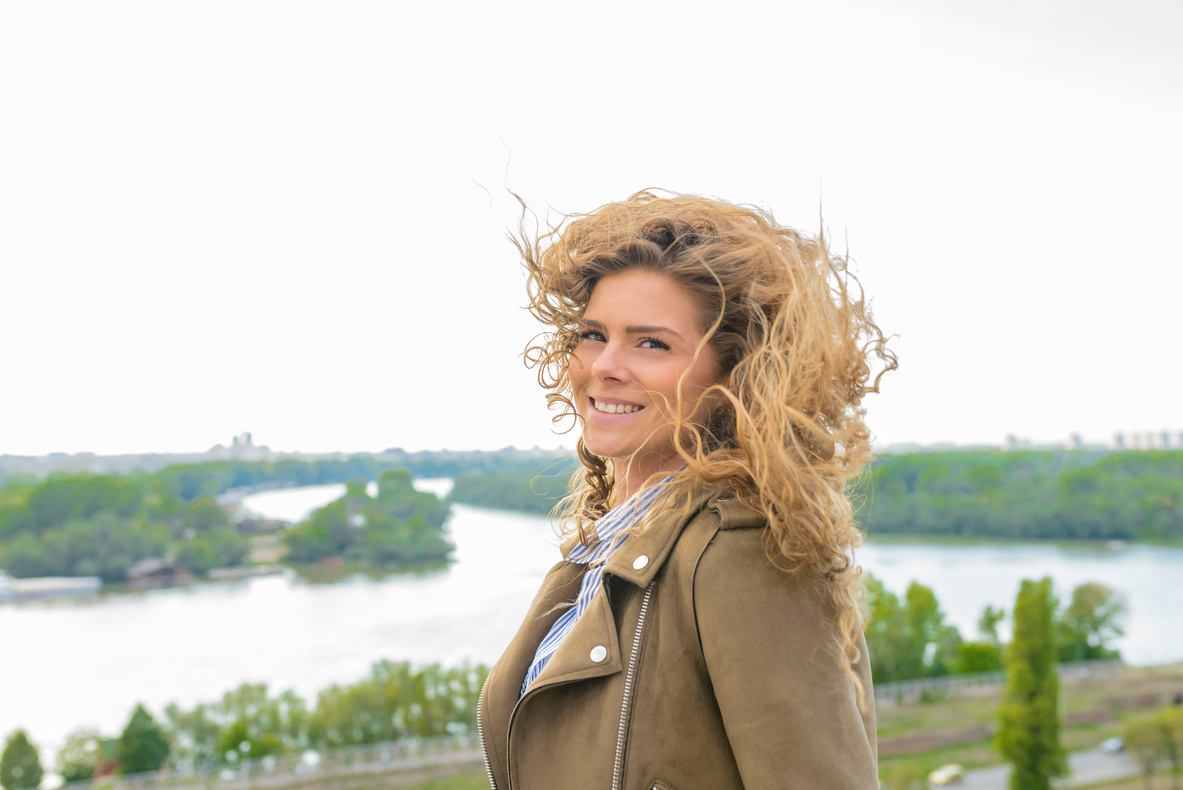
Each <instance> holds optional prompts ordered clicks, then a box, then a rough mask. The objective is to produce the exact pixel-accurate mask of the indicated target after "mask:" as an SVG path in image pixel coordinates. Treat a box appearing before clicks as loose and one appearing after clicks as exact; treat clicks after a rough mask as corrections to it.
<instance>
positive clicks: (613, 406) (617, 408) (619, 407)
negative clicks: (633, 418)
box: [592, 398, 644, 414]
mask: <svg viewBox="0 0 1183 790" xmlns="http://www.w3.org/2000/svg"><path fill="white" fill-rule="evenodd" d="M592 406H594V407H595V409H596V411H602V412H604V413H605V414H632V413H633V412H635V411H640V410H641V409H643V408H644V406H635V405H633V404H629V403H600V402H599V401H598V400H596V399H595V398H592Z"/></svg>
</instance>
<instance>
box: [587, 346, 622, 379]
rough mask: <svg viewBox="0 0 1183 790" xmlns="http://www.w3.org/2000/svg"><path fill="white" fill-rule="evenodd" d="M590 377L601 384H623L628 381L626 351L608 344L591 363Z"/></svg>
mask: <svg viewBox="0 0 1183 790" xmlns="http://www.w3.org/2000/svg"><path fill="white" fill-rule="evenodd" d="M591 372H592V375H593V376H595V377H596V380H598V381H603V382H614V383H624V382H627V381H628V380H629V376H628V364H627V349H624V348H621V347H620V345H619V344H617V343H613V342H608V343H606V344H605V345H604V347H603V348H601V349H600V353H599V354H597V355H596V358H595V359H594V360H592V363H591Z"/></svg>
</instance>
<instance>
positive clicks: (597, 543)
mask: <svg viewBox="0 0 1183 790" xmlns="http://www.w3.org/2000/svg"><path fill="white" fill-rule="evenodd" d="M673 479H674V476H673V475H670V476H669V477H666V478H664V479H662V480H660V481H658V482H657V484H655V485H653V486H650V487H649V488H646V489H645V490H644V491H642V492H641V493H639V494H637V495H636V496H633V497H630V498H629V499H628V500H627V501H625V502H622V503H621V504H619V505H617V506H616V507H614V508H612V509H611V510H609V511H608V512H607V513H605V514H604V515H602V516H600V517H599V518H598V519H596V524H595V532H594V533H593V534H592V540H591V542H590V543H589V544H588V545H586V546H585V545H583V544H582V543H576V544H575V545H574V546H573V547H572V548H571V549H570V550H569V551H568V552H567V560H568V561H569V562H577V563H581V564H589V563H595V562H596V561H597V560H605V559H607V558H608V557H610V556H612V554H613V552H615V551H616V549H617V548H618V547H619V545H620V543H622V542H623V536H624V533H625V532H626V531H627V530H628V529H629V528H631V527H632V526H633V525H635V524H637V523H639V522H640V521H641V519H643V518H644V517H645V514H646V513H648V512H649V508H651V507H652V506H653V502H654V501H655V500H656V499H657V497H658V496H659V495H660V494H661V493H662V492H663V491H665V487H666V486H667V485H669V483H670V481H672V480H673Z"/></svg>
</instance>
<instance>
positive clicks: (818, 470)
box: [514, 191, 897, 691]
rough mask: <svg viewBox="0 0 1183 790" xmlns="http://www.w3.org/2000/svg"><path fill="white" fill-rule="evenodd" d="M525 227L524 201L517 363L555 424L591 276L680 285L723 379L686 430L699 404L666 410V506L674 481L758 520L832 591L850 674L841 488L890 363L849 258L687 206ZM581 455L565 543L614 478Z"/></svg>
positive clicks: (735, 211) (606, 209) (859, 454)
mask: <svg viewBox="0 0 1183 790" xmlns="http://www.w3.org/2000/svg"><path fill="white" fill-rule="evenodd" d="M526 216H527V212H526V210H525V206H524V204H523V220H522V222H521V223H520V225H519V229H518V231H519V232H518V235H517V237H516V238H515V239H514V241H515V244H516V245H517V247H518V250H519V252H520V254H521V257H522V260H523V263H524V266H525V269H526V274H527V292H528V295H529V305H528V307H529V309H530V310H531V312H532V313H533V314H534V315H535V317H537V318H538V320H539V321H540V322H541V323H543V324H544V325H546V326H549V327H551V328H552V331H550V332H547V333H544V334H543V335H540V336H539V337H537V338H535V339H534V340H533V341H531V343H530V344H529V345H528V346H527V347H526V353H525V359H526V364H527V365H528V366H531V367H536V368H537V370H538V381H539V383H540V384H541V385H542V387H543V388H544V389H546V390H547V395H546V398H547V402H548V404H549V405H550V406H551V408H552V409H555V408H557V409H558V412H559V413H558V414H557V415H556V416H555V417H554V420H555V421H556V422H560V421H563V420H564V419H566V418H574V416H575V405H574V403H573V402H572V399H571V392H572V390H571V377H570V371H569V364H570V360H571V356H572V351H573V350H574V348H575V345H576V343H577V341H578V332H579V326H580V324H579V322H580V319H581V318H582V314H583V310H584V309H585V308H586V306H587V303H588V300H589V299H590V298H591V294H592V291H593V290H594V289H595V287H596V284H597V283H598V282H599V281H600V280H601V279H602V278H604V277H606V276H609V275H611V274H615V273H618V272H623V271H626V270H629V269H644V270H650V271H656V272H660V273H662V274H665V275H666V276H668V277H671V278H672V279H673V280H675V281H676V282H678V283H680V284H681V285H682V286H684V287H686V288H687V289H689V291H690V292H691V293H693V294H694V296H695V298H696V299H697V300H698V304H699V305H700V306H701V316H702V319H701V322H702V330H703V333H704V340H703V344H704V345H705V344H709V345H710V347H711V349H712V351H713V352H714V356H715V359H716V360H717V362H718V366H719V370H720V373H721V374H722V379H721V381H720V382H719V383H718V384H716V385H715V386H713V387H711V388H710V389H709V390H708V391H707V392H706V393H704V394H703V396H702V397H703V398H706V397H707V396H709V395H711V394H712V393H716V395H715V397H714V399H713V400H714V402H717V403H722V404H723V405H722V406H718V407H716V408H714V409H713V411H712V412H711V414H710V415H709V418H708V419H706V420H705V421H704V420H701V419H700V420H698V421H697V422H692V421H691V420H690V419H688V418H685V417H684V416H681V415H683V414H685V413H695V412H696V411H697V407H696V408H695V409H691V410H683V409H675V410H672V413H673V414H674V415H675V416H674V418H673V419H674V421H675V422H674V429H675V430H674V437H675V445H676V446H675V449H676V451H677V453H678V455H679V456H680V458H681V461H682V462H683V463H684V467H683V469H682V470H681V471H679V472H678V473H676V476H675V480H674V482H673V483H672V484H671V485H670V486H669V492H670V495H675V494H676V493H677V492H679V491H680V492H683V493H684V495H685V499H686V501H687V502H688V501H689V490H690V486H689V485H683V484H689V483H692V482H696V481H697V482H702V483H707V484H712V485H722V486H726V487H727V488H730V489H731V490H732V491H733V493H734V495H735V496H736V497H737V498H738V499H740V500H742V501H744V502H745V503H746V504H748V505H749V506H750V507H752V508H753V509H755V510H758V511H760V512H761V513H763V515H764V516H765V518H766V519H767V524H768V527H767V530H766V531H765V551H766V553H767V554H768V557H769V559H770V560H771V561H772V562H773V563H774V564H775V565H777V567H779V568H781V569H782V570H784V571H786V572H789V573H804V572H814V573H816V575H817V577H818V579H819V580H821V581H822V582H823V583H825V584H827V585H828V587H829V591H830V595H831V597H832V599H833V602H834V604H835V605H836V607H837V609H838V611H839V612H840V618H841V624H842V625H843V627H842V629H841V631H842V637H841V640H842V645H843V648H844V650H843V651H842V655H843V656H844V657H845V662H844V666H846V667H847V671H848V673H849V672H850V670H849V664H848V663H846V662H851V661H853V660H855V658H856V654H857V649H856V643H857V639H858V634H859V630H860V626H859V617H858V611H857V607H856V604H855V593H856V590H857V579H858V568H857V567H856V566H854V564H853V561H852V558H851V555H850V550H851V548H852V547H855V546H857V545H859V544H860V543H861V542H862V534H861V532H860V531H859V529H858V528H857V526H856V525H855V522H854V517H853V508H852V506H851V502H850V499H849V497H848V496H847V493H846V487H847V484H848V483H849V481H850V480H851V479H852V478H854V477H855V476H856V475H857V474H858V473H859V471H860V470H861V469H862V468H863V467H864V465H865V464H866V463H867V462H868V461H869V460H870V449H871V448H870V433H869V431H868V429H867V426H866V424H865V422H864V415H865V411H864V409H863V406H862V400H863V396H864V395H866V394H867V393H869V392H877V391H878V387H879V381H880V378H881V377H882V376H883V374H884V373H886V372H887V371H889V370H892V369H894V368H895V367H896V365H897V363H896V358H895V355H894V354H893V353H892V352H891V351H890V350H889V349H888V348H887V345H886V338H885V337H884V335H883V332H882V331H881V330H880V329H879V327H878V325H877V324H876V323H875V321H874V319H873V318H872V315H871V310H870V307H869V305H868V304H867V302H866V299H865V298H864V295H863V292H862V289H861V286H860V285H859V283H858V280H857V278H856V277H855V276H854V275H853V274H852V273H851V272H850V271H849V270H848V266H847V264H848V261H847V259H846V258H845V257H841V256H836V255H833V254H832V253H831V252H830V251H829V249H828V248H827V246H826V243H825V238H824V235H823V234H819V235H818V238H817V239H811V238H809V237H807V236H804V235H802V234H801V233H798V232H797V231H795V230H793V229H792V228H788V227H784V226H782V225H779V224H778V223H777V222H776V221H775V220H774V219H773V217H772V215H771V214H770V213H769V212H767V211H764V210H761V209H759V208H755V207H752V206H747V205H735V204H732V203H728V202H725V201H721V200H715V199H711V198H706V197H700V196H697V195H680V194H667V195H665V196H661V195H658V194H655V193H654V192H651V191H643V192H638V193H637V194H635V195H633V196H632V197H630V198H628V199H627V200H624V201H621V202H619V203H609V204H607V205H605V206H601V207H600V208H598V209H596V210H595V211H593V212H591V213H589V214H578V215H570V216H565V217H564V218H563V220H562V221H561V222H559V223H558V224H557V225H556V226H553V227H550V228H549V229H548V230H547V231H546V232H542V233H533V234H531V233H528V232H527V229H526V223H525V218H526ZM700 351H701V347H700ZM679 405H680V404H679ZM577 453H578V457H579V460H580V461H581V463H582V466H583V468H582V469H581V470H579V471H577V473H576V475H575V476H574V478H573V480H572V485H571V492H570V495H569V496H568V497H567V499H566V500H565V501H564V503H562V504H561V505H560V510H559V513H560V515H561V516H562V517H563V521H562V523H563V524H564V532H565V533H566V534H575V533H577V534H578V535H579V537H580V539H581V540H583V541H586V539H587V536H588V534H589V527H590V525H591V523H592V522H593V521H594V520H595V519H596V518H598V517H599V516H601V515H603V514H604V513H605V512H606V511H607V510H608V509H609V503H610V501H611V498H612V489H613V484H614V475H613V467H612V462H611V461H610V460H608V459H605V458H601V457H599V456H596V455H594V454H593V453H591V452H590V451H589V450H588V449H587V448H586V447H585V446H584V444H583V442H582V440H580V441H579V443H578V444H577ZM648 482H649V483H653V482H656V480H652V479H651V480H650V481H648ZM851 674H852V676H853V673H851ZM856 682H857V678H856ZM860 691H861V689H860Z"/></svg>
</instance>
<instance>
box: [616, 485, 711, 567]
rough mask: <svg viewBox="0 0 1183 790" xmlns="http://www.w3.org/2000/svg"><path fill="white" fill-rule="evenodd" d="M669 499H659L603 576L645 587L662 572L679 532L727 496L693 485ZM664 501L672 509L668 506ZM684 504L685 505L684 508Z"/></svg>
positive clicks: (702, 486) (706, 487) (705, 486)
mask: <svg viewBox="0 0 1183 790" xmlns="http://www.w3.org/2000/svg"><path fill="white" fill-rule="evenodd" d="M667 496H672V499H669V500H664V501H663V500H658V501H657V502H656V503H655V504H654V506H653V511H652V514H653V516H652V518H651V519H650V520H649V522H648V523H647V524H646V525H645V527H644V529H643V530H642V531H641V532H638V533H636V534H631V535H629V536H628V538H627V539H626V540H625V541H624V543H623V544H621V546H620V548H619V549H617V550H616V553H614V554H613V555H612V557H611V558H610V559H609V560H608V562H607V563H606V564H605V566H604V577H605V578H607V577H608V576H615V577H617V578H620V579H623V580H625V581H627V582H630V583H632V584H634V585H636V586H637V587H646V586H648V584H649V582H651V581H653V577H654V576H656V575H657V572H658V571H660V570H661V566H662V565H664V564H665V561H666V558H668V557H669V555H670V551H671V550H673V548H674V545H675V544H676V543H677V542H678V538H679V536H681V534H682V530H683V529H685V527H686V525H687V524H689V523H690V522H691V521H692V520H693V518H694V516H695V515H697V514H698V513H699V512H700V511H701V510H703V509H704V508H709V507H711V504H712V502H713V500H715V499H717V498H719V497H720V496H722V497H726V493H725V492H721V491H720V489H719V488H717V487H715V486H708V485H706V484H704V483H694V484H693V485H692V487H691V489H690V491H689V494H686V493H680V492H678V491H674V492H672V493H671V494H668V495H667ZM667 502H668V504H669V505H672V507H669V506H667ZM683 503H684V506H683Z"/></svg>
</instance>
